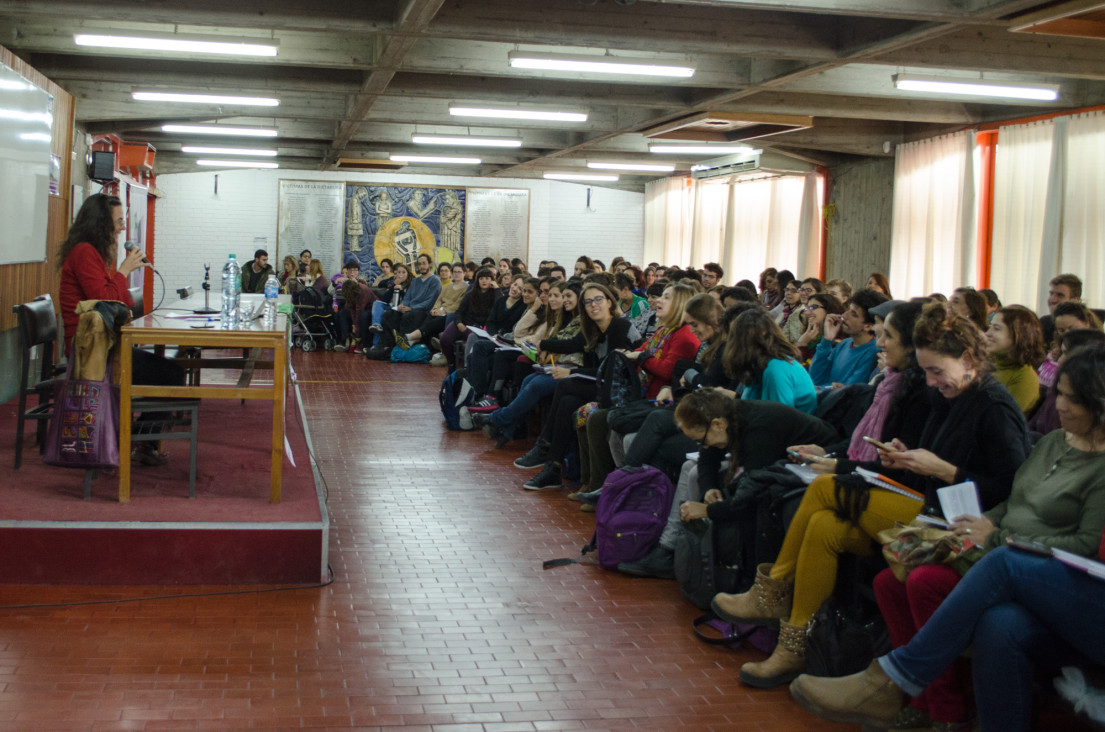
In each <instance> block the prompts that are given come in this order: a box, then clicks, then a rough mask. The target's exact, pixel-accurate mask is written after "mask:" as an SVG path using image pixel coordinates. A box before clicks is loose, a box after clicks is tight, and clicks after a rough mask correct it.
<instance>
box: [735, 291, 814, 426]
mask: <svg viewBox="0 0 1105 732" xmlns="http://www.w3.org/2000/svg"><path fill="white" fill-rule="evenodd" d="M793 284H794V283H793V282H792V283H791V285H793ZM728 345H729V347H728V348H727V349H726V350H725V356H724V359H725V371H726V373H727V374H729V376H730V378H734V379H740V380H741V381H742V382H743V384H744V390H743V391H742V392H741V398H742V399H757V400H763V401H771V402H779V403H780V404H786V405H788V406H791V407H794V408H795V409H798V410H800V411H803V412H805V413H806V414H812V413H813V410H814V409H815V408H816V407H817V390H816V389H815V388H814V385H813V381H812V380H811V379H810V375H809V373H808V372H807V371H806V370H805V369H804V368H802V364H801V362H800V361H799V356H798V349H797V348H795V347H794V346H792V345H791V344H790V343H788V342H787V339H786V338H785V337H784V336H783V331H781V330H780V329H779V326H778V325H776V324H775V321H774V320H772V319H771V316H770V315H768V314H767V313H765V312H763V311H758V310H749V311H747V312H744V313H742V314H741V315H740V317H738V318H737V319H736V320H735V321H733V325H732V327H731V328H730V330H729V343H728Z"/></svg>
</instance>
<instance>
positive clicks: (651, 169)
mask: <svg viewBox="0 0 1105 732" xmlns="http://www.w3.org/2000/svg"><path fill="white" fill-rule="evenodd" d="M587 167H588V168H591V169H592V170H628V171H637V172H641V173H672V172H674V171H675V166H674V165H658V164H651V165H646V164H643V163H596V162H591V163H587Z"/></svg>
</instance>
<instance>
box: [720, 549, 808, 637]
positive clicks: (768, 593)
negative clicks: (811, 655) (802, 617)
mask: <svg viewBox="0 0 1105 732" xmlns="http://www.w3.org/2000/svg"><path fill="white" fill-rule="evenodd" d="M770 572H771V565H770V564H761V565H760V566H759V567H756V583H755V584H754V585H752V587H750V588H749V589H748V592H745V593H744V594H742V595H728V594H726V593H724V592H719V593H718V594H717V595H716V596H715V597H714V599H713V602H711V603H710V607H711V608H713V611H714V612H715V613H717V614H718V617H720V618H722V619H724V620H728V621H729V622H730V623H750V624H753V625H769V626H772V627H774V626H776V625H777V624H778V622H779V621H780V620H782V619H783V618H789V617H790V604H791V600H792V599H793V598H794V583H793V582H788V581H786V580H777V579H772V578H771V574H770Z"/></svg>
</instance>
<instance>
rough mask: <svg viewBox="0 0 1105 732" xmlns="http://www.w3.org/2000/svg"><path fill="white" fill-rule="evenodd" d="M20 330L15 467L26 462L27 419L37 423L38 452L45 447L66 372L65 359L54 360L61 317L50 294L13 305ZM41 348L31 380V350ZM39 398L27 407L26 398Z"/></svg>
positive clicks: (17, 467)
mask: <svg viewBox="0 0 1105 732" xmlns="http://www.w3.org/2000/svg"><path fill="white" fill-rule="evenodd" d="M12 312H13V313H15V316H16V320H17V323H18V325H17V327H18V329H19V343H20V347H21V349H22V351H23V353H22V357H23V358H22V364H21V366H20V369H19V416H18V422H17V425H16V430H15V468H16V469H17V470H18V469H19V467H20V466H21V465H22V464H23V429H24V424H25V423H26V421H27V420H29V419H30V420H35V421H36V422H38V425H37V431H36V437H37V441H38V451H39V452H40V453H41V452H43V451H44V450H45V449H46V428H47V426H48V421H49V419H50V415H51V414H53V411H54V389H55V387H56V386H57V384H58V383H59V382H60V381H61V379H60V378H59V376H60V375H61V374H63V373H64V371H65V365H64V360H63V359H59V361H55V360H54V346H55V345H56V344H57V340H58V319H57V314H56V313H55V312H54V301H53V299H52V298H51V297H50V296H49V295H39V296H38V297H36V298H35V299H34V300H32V301H31V302H28V303H24V304H22V305H16V306H14V307H13V308H12ZM38 346H41V348H40V349H39V363H40V368H39V372H38V377H37V378H36V379H35V380H34V381H33V383H32V379H31V351H33V350H34V349H35V348H36V347H38ZM31 395H34V396H36V397H38V403H37V404H35V405H34V406H33V407H31V408H30V409H28V408H27V397H28V396H31Z"/></svg>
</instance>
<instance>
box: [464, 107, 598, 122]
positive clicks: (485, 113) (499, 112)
mask: <svg viewBox="0 0 1105 732" xmlns="http://www.w3.org/2000/svg"><path fill="white" fill-rule="evenodd" d="M449 114H451V115H453V116H454V117H494V118H496V119H527V120H541V121H544V122H586V121H587V113H586V112H550V111H544V110H540V109H489V108H487V107H449Z"/></svg>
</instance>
